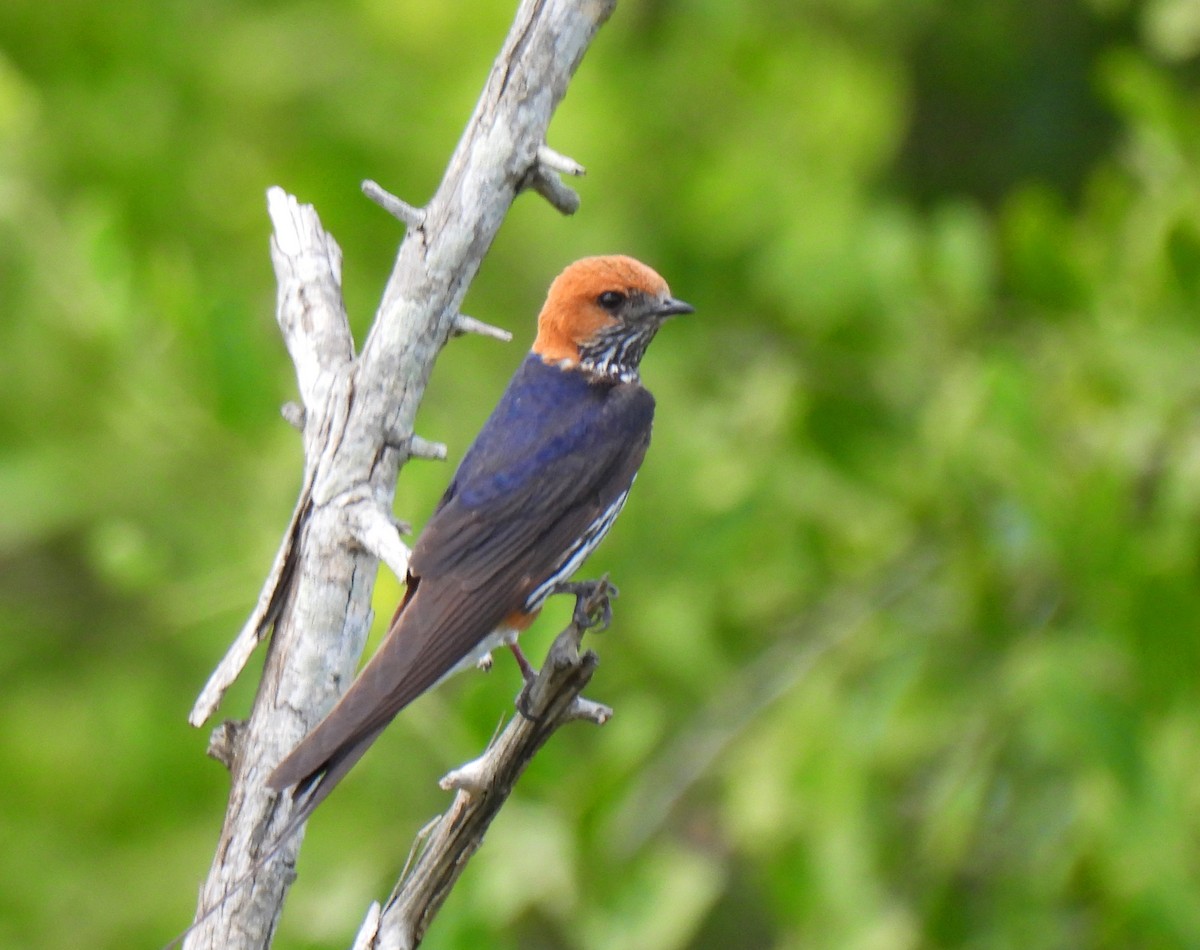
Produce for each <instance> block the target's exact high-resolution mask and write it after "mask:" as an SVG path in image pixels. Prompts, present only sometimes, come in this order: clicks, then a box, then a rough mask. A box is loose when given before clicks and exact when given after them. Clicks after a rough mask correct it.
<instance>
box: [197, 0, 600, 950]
mask: <svg viewBox="0 0 1200 950" xmlns="http://www.w3.org/2000/svg"><path fill="white" fill-rule="evenodd" d="M615 2H616V0H523V2H522V4H521V6H520V9H519V10H518V12H517V16H516V20H515V22H514V24H513V27H512V29H511V30H510V32H509V35H508V37H507V39H506V41H505V43H504V47H503V49H502V51H501V53H500V55H499V57H498V58H497V60H496V63H495V65H494V66H493V68H492V71H491V74H490V76H489V77H488V81H487V85H486V86H485V88H484V91H483V95H482V96H481V98H480V100H479V103H478V104H477V106H476V108H475V112H474V114H473V115H472V117H471V119H470V121H469V123H468V125H467V128H466V131H465V133H464V135H463V137H462V139H461V140H460V142H459V144H458V147H457V149H456V150H455V152H454V155H453V157H452V158H451V160H450V164H449V166H448V168H447V171H446V175H445V177H444V179H443V180H442V183H441V185H440V186H439V188H438V190H437V192H436V194H435V195H434V197H433V199H432V200H431V201H430V202H429V204H428V205H427V206H426V207H425V208H420V209H418V208H412V207H410V206H407V205H405V204H404V203H403V202H400V201H398V199H390V196H386V193H383V192H382V190H381V189H378V186H375V194H373V195H372V197H374V198H375V199H376V200H380V199H381V198H383V199H384V201H385V202H386V201H387V199H390V201H391V202H392V204H389V205H388V207H389V210H391V211H392V212H393V213H394V214H396V215H397V216H398V217H400V218H401V219H402V220H403V221H404V222H405V224H406V232H407V233H406V236H405V240H404V241H403V243H402V244H401V247H400V250H399V253H398V255H397V258H396V263H395V266H394V268H393V271H392V274H391V277H390V279H389V280H388V283H387V286H386V289H385V291H384V294H383V299H382V303H381V304H380V307H379V310H378V312H377V314H376V319H375V323H374V325H373V326H372V329H371V332H370V335H369V337H368V339H367V341H366V344H365V346H364V347H363V351H362V353H361V354H360V355H358V356H356V355H355V353H354V344H353V339H352V337H351V334H350V330H349V325H348V322H347V320H346V314H345V309H344V305H343V303H342V294H341V253H340V251H339V249H338V247H337V245H336V243H335V242H334V240H333V239H332V237H330V236H329V235H328V234H327V233H326V232H325V231H324V229H323V228H322V227H321V223H320V220H319V219H318V217H317V214H316V212H315V211H314V210H313V209H312V208H311V207H308V206H304V205H301V204H299V203H298V202H297V201H296V200H295V199H294V198H292V197H290V196H288V195H286V194H284V193H283V192H282V191H281V190H280V189H277V188H273V189H271V190H270V192H269V193H268V208H269V212H270V216H271V220H272V223H273V225H274V237H273V240H272V248H271V249H272V258H273V261H274V264H275V270H276V275H277V278H278V281H279V299H278V321H279V325H280V329H281V331H282V333H283V335H284V338H285V340H286V342H287V346H288V351H289V353H290V354H291V357H292V360H293V362H294V364H295V367H296V376H297V382H298V386H299V391H300V397H301V401H302V408H301V409H300V410H296V409H295V408H294V407H293V408H292V409H291V410H290V411H289V412H288V413H287V415H288V416H289V418H290V419H291V420H292V421H294V422H296V423H297V424H299V425H301V426H302V429H303V439H304V457H305V471H304V479H303V487H302V489H301V492H300V498H299V500H298V502H297V505H296V509H295V513H294V515H293V517H292V520H291V523H290V524H289V526H288V529H287V531H286V533H285V536H284V540H283V543H282V544H281V546H280V550H279V554H278V555H277V557H276V559H275V563H274V565H273V566H272V569H271V572H270V574H269V576H268V578H267V582H266V584H265V585H264V588H263V591H262V594H261V595H260V597H259V600H258V604H257V605H256V607H255V610H254V611H253V613H252V614H251V616H250V618H249V620H248V621H247V623H246V625H245V627H244V628H243V630H242V633H241V635H240V636H239V637H238V639H237V640H236V641H235V643H234V645H233V647H231V649H230V651H229V654H228V655H227V656H226V658H225V659H224V660H223V661H222V663H221V665H220V666H219V667H218V669H217V670H216V671H215V672H214V674H213V676H212V678H211V679H210V681H209V683H208V685H207V686H206V687H205V689H204V692H203V693H202V694H201V696H200V698H199V700H198V701H197V703H196V707H195V709H193V711H192V715H191V721H192V723H193V724H194V725H197V726H198V725H201V724H203V723H204V722H205V721H207V720H208V718H209V717H210V716H211V715H212V714H213V712H214V711H215V710H216V707H217V705H218V704H219V703H220V700H221V697H222V695H223V694H224V692H225V690H226V689H227V688H228V686H229V685H230V683H232V681H233V680H234V678H236V676H237V675H238V673H239V672H240V671H241V669H242V667H243V666H244V665H245V663H246V661H247V659H248V657H249V655H250V653H251V652H252V651H253V649H254V646H255V644H257V643H258V642H260V641H261V640H262V639H263V638H264V637H265V636H266V635H267V633H268V632H270V631H272V630H273V636H272V638H271V645H270V650H269V653H268V658H267V663H266V667H265V669H264V672H263V678H262V682H261V683H260V685H259V690H258V695H257V697H256V700H255V703H254V708H253V711H252V712H251V715H250V719H249V721H248V722H247V723H246V724H245V725H244V726H239V727H237V728H224V729H219V730H218V733H217V737H216V739H215V745H216V747H217V748H216V749H215V750H214V754H215V755H217V756H218V757H220V758H222V760H223V761H227V762H229V763H231V767H232V774H233V787H232V790H231V793H230V800H229V808H228V811H227V813H226V818H225V825H224V827H223V829H222V832H221V838H220V842H219V844H218V846H217V850H216V855H215V857H214V860H213V865H212V868H211V870H210V872H209V876H208V879H207V881H206V883H205V885H204V887H203V889H202V892H201V896H200V901H199V911H198V915H199V913H200V912H202V911H204V910H205V909H208V908H212V907H214V906H216V905H218V904H219V905H220V906H219V909H218V910H217V911H216V912H215V913H213V914H211V916H208V917H206V918H205V919H203V920H202V921H201V922H200V924H199V926H197V927H196V929H195V930H193V931H192V932H191V933H190V934H189V935H188V937H187V940H186V943H185V946H187V947H189V948H201V947H220V948H261V947H266V946H268V945H269V943H270V940H271V935H272V934H273V932H274V929H275V926H276V924H277V922H278V919H279V914H280V912H281V910H282V906H283V900H284V897H285V895H286V892H287V889H288V886H289V885H290V883H291V879H292V877H293V876H294V875H293V872H292V867H293V866H294V862H295V856H296V852H297V850H298V849H299V845H300V838H301V835H297V836H295V838H294V839H293V840H291V841H289V842H288V843H287V844H286V845H285V846H284V847H283V848H282V849H281V851H280V852H279V854H278V855H277V856H276V857H275V858H274V859H273V860H272V861H270V862H268V863H267V865H266V866H265V867H263V868H261V869H259V870H258V872H257V873H256V874H255V877H254V880H253V881H252V882H250V883H249V884H247V885H246V886H239V885H240V884H241V882H242V881H243V879H244V878H245V876H246V875H247V874H248V873H249V872H250V871H251V870H252V869H253V868H254V864H255V860H256V858H257V856H258V855H259V854H260V853H261V852H262V850H263V848H264V846H265V845H268V844H269V843H271V842H272V841H273V840H274V838H275V835H276V833H277V832H278V830H279V829H280V828H281V827H282V826H283V825H284V824H285V823H286V821H287V818H288V814H287V813H288V805H287V803H288V797H287V796H286V795H284V796H278V795H276V794H274V793H272V792H269V791H267V790H266V789H265V787H264V780H265V778H266V776H267V775H268V774H269V773H270V771H271V769H272V768H273V767H274V765H275V764H276V763H277V762H279V761H280V760H281V759H282V758H283V756H284V755H285V754H286V753H287V752H288V751H289V750H290V749H291V748H292V747H293V746H294V745H295V744H296V743H297V742H298V741H299V740H300V738H301V737H302V736H303V735H304V734H305V733H307V732H308V730H309V729H311V728H312V726H313V725H315V724H316V723H317V722H318V721H319V720H320V718H321V717H322V716H323V715H324V713H325V712H326V711H327V710H328V709H329V708H330V707H331V706H332V705H333V702H334V701H335V700H336V698H337V697H338V696H339V695H340V694H341V692H342V691H343V690H344V689H345V688H346V686H347V685H348V684H349V682H350V679H351V677H352V675H353V672H354V669H355V665H356V663H357V659H358V657H359V655H360V653H361V652H362V649H363V644H364V640H365V637H366V634H367V630H368V628H369V626H370V620H371V609H370V597H371V589H372V587H373V585H374V579H375V574H376V570H377V567H378V563H379V561H380V560H382V561H384V562H385V563H386V564H387V565H388V566H389V567H390V568H391V569H392V570H394V571H396V572H397V573H398V574H399V575H400V576H403V574H404V568H405V564H406V563H407V553H408V552H407V548H406V547H405V546H404V545H403V543H402V542H401V541H400V539H399V536H398V532H397V526H396V524H395V523H394V521H393V518H392V515H391V509H392V497H393V492H394V489H395V484H396V476H397V474H398V471H399V468H400V466H401V465H402V464H403V463H404V462H405V461H407V459H408V458H410V457H412V456H414V455H437V454H438V449H437V447H436V446H431V445H429V444H428V443H424V442H423V441H421V440H419V439H416V438H415V437H414V435H413V420H414V417H415V415H416V410H417V406H418V404H419V402H420V399H421V397H422V395H423V393H424V391H425V385H426V382H427V381H428V379H429V375H430V372H431V370H432V367H433V362H434V360H435V358H436V357H437V354H438V352H439V351H440V350H441V347H442V346H443V345H444V344H445V342H446V341H447V339H449V338H450V336H452V335H453V334H454V333H455V332H462V331H476V332H488V331H489V328H487V327H486V326H484V325H481V324H478V323H477V322H473V321H470V320H469V319H467V318H464V317H462V316H461V314H460V313H459V304H460V303H461V301H462V299H463V296H464V295H465V293H466V290H467V287H468V285H469V284H470V282H471V280H472V278H473V277H474V276H475V273H476V272H477V270H478V268H479V265H480V262H481V261H482V259H483V256H484V254H485V253H486V252H487V250H488V247H489V246H490V245H491V242H492V240H493V238H494V236H495V234H496V232H497V230H498V229H499V227H500V223H501V221H502V220H503V218H504V215H505V214H506V213H507V211H508V208H509V205H510V204H511V203H512V201H513V199H514V198H515V197H516V195H517V193H518V192H519V191H521V190H522V189H523V188H532V189H534V190H536V191H537V192H538V193H540V194H542V195H543V196H545V197H547V198H548V199H549V200H550V201H551V202H552V204H554V205H555V207H557V208H559V209H560V210H563V211H567V212H569V211H572V210H574V204H575V201H576V200H577V199H575V197H574V194H573V193H572V192H570V190H569V189H567V188H566V187H565V186H564V185H563V184H562V183H561V182H560V181H559V180H558V178H557V177H556V175H557V174H558V173H560V172H566V173H573V174H577V173H578V172H579V171H581V169H579V168H578V166H575V165H574V163H572V162H570V160H568V159H564V158H562V156H558V155H556V154H555V153H554V152H552V151H551V150H549V149H548V148H546V147H545V135H546V129H547V126H548V125H549V122H550V118H551V115H552V114H553V111H554V109H555V107H556V106H557V104H558V103H559V101H560V100H561V99H562V97H563V95H564V94H565V92H566V89H567V85H568V83H569V81H570V78H571V76H572V74H573V73H574V71H575V68H576V67H577V66H578V64H579V61H580V60H581V58H582V57H583V54H584V52H585V50H586V49H587V46H588V44H589V43H590V41H591V39H592V37H593V36H594V35H595V32H596V30H597V29H599V27H600V26H601V25H602V24H603V23H604V21H605V20H606V19H607V18H608V16H609V15H610V13H611V12H612V9H613V7H614V6H615ZM381 203H384V202H381ZM223 900H224V902H223V903H222V901H223ZM420 929H421V932H423V925H422V926H421V928H420Z"/></svg>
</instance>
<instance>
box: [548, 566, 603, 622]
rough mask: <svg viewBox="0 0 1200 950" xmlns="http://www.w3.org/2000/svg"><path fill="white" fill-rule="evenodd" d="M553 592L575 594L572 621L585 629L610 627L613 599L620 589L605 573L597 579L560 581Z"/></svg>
mask: <svg viewBox="0 0 1200 950" xmlns="http://www.w3.org/2000/svg"><path fill="white" fill-rule="evenodd" d="M551 593H552V594H574V595H575V609H574V610H573V611H572V612H571V623H573V624H574V625H575V626H576V627H577V628H578V629H579V630H580V631H583V630H591V629H592V628H593V627H599V629H600V630H607V629H608V625H609V624H610V623H612V600H613V598H614V597H617V596H618V595H619V594H620V591H618V590H617V588H616V586H615V585H614V584H613V583H611V582H610V581H609V579H608V575H607V574H605V575H604V576H603V577H601V578H600V579H599V580H595V581H560V582H559V583H557V584H555V585H554V587H553V589H552V590H551ZM597 632H599V631H597Z"/></svg>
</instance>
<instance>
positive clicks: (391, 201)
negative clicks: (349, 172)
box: [362, 178, 425, 228]
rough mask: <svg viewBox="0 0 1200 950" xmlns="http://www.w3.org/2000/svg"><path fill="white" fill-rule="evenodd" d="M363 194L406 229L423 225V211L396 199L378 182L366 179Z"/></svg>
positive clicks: (400, 199)
mask: <svg viewBox="0 0 1200 950" xmlns="http://www.w3.org/2000/svg"><path fill="white" fill-rule="evenodd" d="M362 190H363V194H364V195H366V196H367V197H368V198H370V199H371V200H372V201H374V202H375V204H377V205H379V207H381V208H382V209H383V210H384V211H386V212H387V213H388V214H390V215H391V216H392V217H393V218H395V219H396V220H398V221H402V222H403V223H404V226H405V227H406V228H419V227H421V225H423V224H424V223H425V209H424V208H417V207H415V206H414V205H410V204H409V203H408V202H407V201H405V200H403V199H402V198H397V197H396V196H395V195H393V194H392V193H391V192H390V191H388V190H387V189H386V188H384V187H383V186H382V185H380V184H379V183H378V182H374V181H371V179H369V178H368V179H367V180H366V181H364V182H363V183H362Z"/></svg>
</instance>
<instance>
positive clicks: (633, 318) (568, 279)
mask: <svg viewBox="0 0 1200 950" xmlns="http://www.w3.org/2000/svg"><path fill="white" fill-rule="evenodd" d="M692 310H693V307H692V306H691V305H690V304H686V303H684V302H683V301H682V300H676V299H675V298H674V297H672V296H671V291H670V288H668V287H667V282H666V281H665V280H663V279H662V278H661V277H659V276H658V274H656V273H655V272H654V271H653V270H651V269H650V268H649V267H647V266H646V265H645V264H643V263H641V261H636V260H634V259H633V258H632V257H625V256H623V255H620V254H614V255H610V256H606V257H585V258H583V260H579V261H576V262H575V263H574V264H571V265H570V266H569V267H567V269H566V270H564V271H563V272H562V273H561V274H559V275H558V277H556V278H555V279H554V283H552V284H551V285H550V292H549V293H548V294H547V295H546V303H545V306H543V307H542V312H541V314H540V315H539V316H538V334H537V339H536V340H535V341H534V343H533V352H534V353H536V354H537V355H538V356H540V357H541V358H542V359H543V360H544V361H545V362H547V363H556V364H559V365H562V366H566V367H569V368H573V367H579V368H581V369H583V370H585V371H586V372H589V373H591V374H593V375H596V376H601V377H605V378H608V379H614V380H622V381H624V382H632V381H634V380H636V379H637V378H638V364H639V363H640V362H641V360H642V356H643V354H644V353H645V352H646V347H647V346H649V345H650V341H651V340H652V339H654V334H655V333H657V332H658V328H659V327H660V326H662V324H663V321H665V320H666V319H667V318H668V317H671V316H674V315H675V314H677V313H691V312H692Z"/></svg>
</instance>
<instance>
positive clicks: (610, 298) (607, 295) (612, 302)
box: [596, 290, 625, 310]
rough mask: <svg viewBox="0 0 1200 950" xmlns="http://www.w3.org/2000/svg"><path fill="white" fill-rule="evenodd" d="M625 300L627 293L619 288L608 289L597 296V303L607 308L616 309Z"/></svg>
mask: <svg viewBox="0 0 1200 950" xmlns="http://www.w3.org/2000/svg"><path fill="white" fill-rule="evenodd" d="M624 302H625V295H624V294H623V293H621V292H620V291H619V290H606V291H604V293H602V294H601V295H600V296H599V297H597V298H596V303H598V304H600V306H601V307H603V308H604V309H605V310H616V309H617V308H618V307H619V306H621V304H623V303H624Z"/></svg>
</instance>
